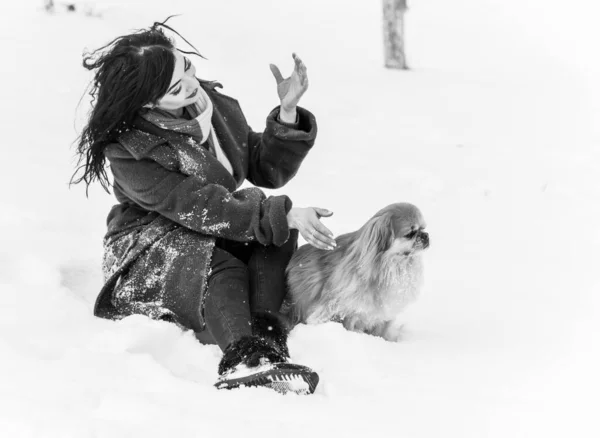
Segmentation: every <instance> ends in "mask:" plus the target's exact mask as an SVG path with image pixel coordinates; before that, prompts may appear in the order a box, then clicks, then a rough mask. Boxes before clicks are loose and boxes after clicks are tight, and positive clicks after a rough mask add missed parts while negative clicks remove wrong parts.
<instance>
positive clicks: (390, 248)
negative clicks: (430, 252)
mask: <svg viewBox="0 0 600 438" xmlns="http://www.w3.org/2000/svg"><path fill="white" fill-rule="evenodd" d="M425 227H426V223H425V219H423V215H422V214H421V212H420V211H419V209H418V208H417V207H415V206H414V205H412V204H408V203H396V204H391V205H388V206H387V207H385V208H383V209H381V210H379V211H378V212H377V213H376V214H375V215H374V216H373V217H372V218H371V219H370V220H369V222H367V223H366V224H365V230H364V231H365V233H364V238H365V239H366V240H367V241H366V242H365V244H366V245H368V247H367V248H370V249H371V250H372V251H375V252H377V253H383V252H387V253H388V254H390V255H399V256H404V257H407V256H411V255H413V254H416V253H418V252H420V251H422V250H424V249H426V248H427V247H429V234H428V233H427V232H426V231H425ZM367 248H365V249H367Z"/></svg>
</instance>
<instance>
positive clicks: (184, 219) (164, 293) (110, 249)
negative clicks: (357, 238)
mask: <svg viewBox="0 0 600 438" xmlns="http://www.w3.org/2000/svg"><path fill="white" fill-rule="evenodd" d="M200 85H201V86H202V88H203V89H204V90H205V91H206V92H207V94H208V96H209V97H210V99H211V101H212V103H213V116H212V125H213V128H214V130H215V134H216V136H217V139H218V141H219V143H220V145H221V147H222V148H223V151H224V153H225V155H226V156H227V158H228V159H229V161H230V163H231V165H232V167H233V175H232V174H231V173H229V172H228V171H227V169H226V168H225V167H224V166H223V165H222V164H221V163H220V162H219V161H218V160H217V158H216V157H215V156H213V155H212V153H211V152H210V151H209V149H208V148H207V147H206V145H200V144H198V142H197V141H196V140H195V139H194V138H192V137H191V136H189V135H187V134H184V133H180V132H176V131H171V130H164V129H161V128H159V127H157V126H155V125H153V124H152V123H150V122H148V121H146V120H145V119H143V118H142V117H138V118H137V119H136V121H135V123H134V126H133V128H131V129H128V130H126V131H124V132H122V133H121V135H120V136H119V137H118V141H117V142H115V143H114V144H109V145H108V146H107V147H106V149H105V152H104V154H105V156H106V158H107V159H108V162H109V163H110V169H111V172H112V175H113V191H114V195H115V197H116V199H117V201H118V204H117V205H115V206H113V208H112V209H111V211H110V213H109V215H108V218H107V225H108V230H107V233H106V236H105V238H104V259H103V272H104V286H103V287H102V289H101V291H100V293H99V295H98V298H97V300H96V305H95V308H94V313H95V315H97V316H100V317H104V318H112V319H118V318H122V317H124V316H127V315H131V314H143V315H147V316H149V317H151V318H156V319H165V320H170V321H172V322H175V323H177V324H180V325H181V326H183V327H186V328H189V329H192V330H194V331H196V332H200V331H202V330H203V329H204V326H205V323H204V318H203V314H202V313H203V312H202V307H203V299H204V296H205V293H206V285H207V277H208V276H209V272H208V271H209V267H210V260H211V255H212V252H213V249H214V243H215V239H216V238H217V237H219V238H225V239H229V240H235V241H240V242H258V243H260V244H262V245H278V246H281V245H283V244H284V243H285V242H286V241H287V239H288V237H289V234H290V232H289V228H288V225H287V213H288V212H289V210H290V209H291V207H292V202H291V200H290V199H289V198H288V197H287V196H285V195H280V196H270V197H267V196H266V195H265V193H264V192H263V191H262V190H260V189H259V188H257V187H264V188H279V187H282V186H283V185H285V184H286V183H287V182H288V181H289V180H290V179H291V178H293V177H294V175H295V174H296V173H297V171H298V169H299V166H300V164H301V162H302V160H303V159H304V158H305V157H306V155H307V153H308V151H309V150H310V149H311V147H312V146H313V144H314V142H315V138H316V135H317V124H316V120H315V117H314V116H313V114H311V113H310V112H309V111H307V110H305V109H303V108H300V107H299V108H298V123H297V124H296V126H294V127H291V126H290V125H287V124H283V123H281V122H279V121H278V115H279V107H277V108H275V109H273V111H271V113H270V114H269V115H268V117H267V121H266V128H265V130H264V132H262V133H259V132H254V131H252V129H251V128H250V127H249V126H248V123H247V121H246V118H245V117H244V114H243V112H242V110H241V108H240V106H239V104H238V102H237V101H236V100H235V99H233V98H231V97H229V96H226V95H224V94H222V93H220V92H219V91H218V90H217V88H220V87H221V85H220V84H218V83H216V82H204V81H200ZM246 179H247V180H248V181H250V182H251V183H252V184H253V185H254V187H249V188H245V189H239V187H240V185H241V184H242V183H243V182H244V180H246Z"/></svg>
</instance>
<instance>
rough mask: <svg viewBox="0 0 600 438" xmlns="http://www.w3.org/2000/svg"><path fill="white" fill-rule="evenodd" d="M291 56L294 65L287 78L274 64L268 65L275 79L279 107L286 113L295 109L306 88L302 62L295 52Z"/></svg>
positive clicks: (305, 75)
mask: <svg viewBox="0 0 600 438" xmlns="http://www.w3.org/2000/svg"><path fill="white" fill-rule="evenodd" d="M292 58H294V62H295V64H296V65H295V66H294V71H293V72H292V75H291V76H290V77H289V78H285V79H284V78H283V76H282V75H281V72H280V71H279V68H277V66H276V65H275V64H270V65H269V66H270V67H271V72H272V73H273V76H275V80H276V81H277V94H279V99H280V100H281V109H282V111H284V112H288V113H289V112H294V111H295V110H296V106H297V105H298V102H299V101H300V98H301V97H302V95H303V94H304V92H305V91H306V90H307V89H308V76H307V74H306V66H305V65H304V62H302V60H301V59H300V58H299V57H298V55H296V54H295V53H292Z"/></svg>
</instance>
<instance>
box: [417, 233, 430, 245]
mask: <svg viewBox="0 0 600 438" xmlns="http://www.w3.org/2000/svg"><path fill="white" fill-rule="evenodd" d="M417 242H419V243H420V244H421V246H422V247H423V248H427V247H429V234H428V233H426V232H425V231H421V232H420V233H419V235H418V236H417Z"/></svg>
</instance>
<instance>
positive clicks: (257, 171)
mask: <svg viewBox="0 0 600 438" xmlns="http://www.w3.org/2000/svg"><path fill="white" fill-rule="evenodd" d="M297 111H298V127H297V128H292V127H289V126H286V125H284V124H282V123H280V122H279V121H278V120H277V117H278V115H279V107H277V108H275V109H274V110H273V111H271V113H270V114H269V115H268V117H267V125H266V127H265V130H264V132H262V133H258V132H254V131H252V130H251V129H250V132H249V134H248V146H249V149H250V163H249V171H248V180H249V181H250V182H251V183H252V184H254V185H256V186H259V187H265V188H269V189H276V188H279V187H282V186H284V185H285V184H287V182H288V181H290V180H291V179H292V178H293V177H294V175H296V172H298V169H299V167H300V164H301V163H302V160H304V158H305V157H306V155H307V154H308V151H309V150H310V149H311V148H312V146H313V145H314V143H315V139H316V137H317V121H316V119H315V116H314V115H313V114H312V113H311V112H310V111H307V110H305V109H304V108H301V107H298V108H297Z"/></svg>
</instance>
